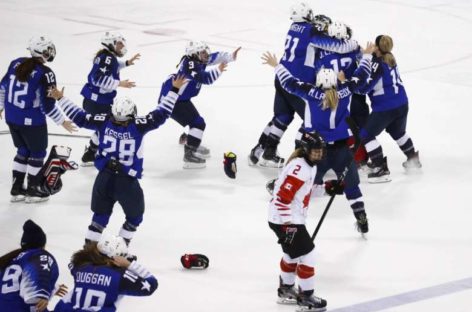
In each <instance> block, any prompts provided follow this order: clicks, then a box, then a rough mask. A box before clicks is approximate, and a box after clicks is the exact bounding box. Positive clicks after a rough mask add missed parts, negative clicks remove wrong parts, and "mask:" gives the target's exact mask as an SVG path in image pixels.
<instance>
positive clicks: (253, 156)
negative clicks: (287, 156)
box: [247, 144, 264, 166]
mask: <svg viewBox="0 0 472 312" xmlns="http://www.w3.org/2000/svg"><path fill="white" fill-rule="evenodd" d="M263 152H264V150H263V149H262V146H261V145H260V144H257V145H256V146H255V147H254V148H253V149H252V150H251V153H250V154H249V156H248V157H247V161H248V164H249V166H255V165H257V162H258V161H259V158H260V157H261V155H262V153H263Z"/></svg>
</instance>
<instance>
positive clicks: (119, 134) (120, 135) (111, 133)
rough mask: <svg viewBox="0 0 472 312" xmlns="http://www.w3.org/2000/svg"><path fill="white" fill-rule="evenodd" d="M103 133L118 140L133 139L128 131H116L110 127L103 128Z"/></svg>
mask: <svg viewBox="0 0 472 312" xmlns="http://www.w3.org/2000/svg"><path fill="white" fill-rule="evenodd" d="M105 135H109V136H111V137H114V138H117V139H120V140H128V139H134V137H133V135H132V134H131V133H130V132H116V131H115V130H113V129H110V128H106V129H105Z"/></svg>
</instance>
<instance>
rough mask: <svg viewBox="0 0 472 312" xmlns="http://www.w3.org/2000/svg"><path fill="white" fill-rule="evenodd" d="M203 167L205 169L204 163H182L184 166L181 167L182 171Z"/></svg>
mask: <svg viewBox="0 0 472 312" xmlns="http://www.w3.org/2000/svg"><path fill="white" fill-rule="evenodd" d="M205 167H206V163H192V162H184V165H183V168H184V169H202V168H205Z"/></svg>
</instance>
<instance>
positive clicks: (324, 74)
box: [316, 68, 338, 89]
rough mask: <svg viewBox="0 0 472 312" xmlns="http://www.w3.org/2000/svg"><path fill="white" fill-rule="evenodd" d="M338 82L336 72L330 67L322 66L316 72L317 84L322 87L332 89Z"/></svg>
mask: <svg viewBox="0 0 472 312" xmlns="http://www.w3.org/2000/svg"><path fill="white" fill-rule="evenodd" d="M337 84H338V76H337V75H336V72H335V71H334V70H332V69H330V68H322V69H320V71H319V72H318V74H316V86H317V87H318V88H322V89H331V88H333V87H336V86H337Z"/></svg>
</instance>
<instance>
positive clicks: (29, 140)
mask: <svg viewBox="0 0 472 312" xmlns="http://www.w3.org/2000/svg"><path fill="white" fill-rule="evenodd" d="M28 50H29V51H30V53H31V57H20V58H17V59H15V60H13V61H12V62H11V63H10V66H9V67H8V71H7V73H6V74H5V76H4V77H3V79H2V80H1V82H0V118H1V116H2V112H3V109H5V120H6V122H7V124H8V127H9V128H10V134H11V137H12V139H13V144H14V145H15V147H16V149H17V151H16V156H15V158H14V159H13V185H12V188H11V191H10V194H11V196H12V197H11V201H12V202H17V201H22V200H25V201H26V202H27V203H34V202H40V201H45V200H47V199H48V198H49V194H48V193H45V192H43V191H42V190H41V185H40V184H41V182H42V179H41V176H40V175H38V173H39V171H40V170H41V167H42V166H43V162H44V158H45V157H46V154H47V151H46V150H47V146H48V128H47V123H46V117H45V115H47V116H48V117H49V118H51V119H52V120H53V121H54V122H55V123H56V124H58V125H62V126H63V127H64V128H65V129H66V130H67V131H69V132H73V131H75V127H74V126H73V124H72V122H70V121H67V120H65V119H64V115H63V114H62V112H61V111H60V110H59V109H58V108H57V107H56V105H55V101H54V100H53V99H51V98H48V97H47V90H48V89H49V88H50V87H53V86H55V85H56V76H55V75H54V72H53V71H52V70H51V69H50V68H49V67H47V66H46V65H45V63H46V62H52V61H53V60H54V57H55V56H56V48H55V46H54V43H53V42H52V41H51V40H50V39H49V38H48V37H46V36H40V37H33V38H32V39H31V40H30V41H29V43H28ZM26 174H28V179H27V184H28V187H27V188H26V189H24V186H23V184H24V181H25V176H26Z"/></svg>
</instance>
